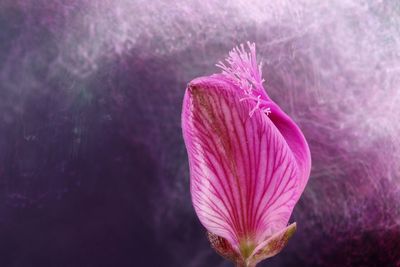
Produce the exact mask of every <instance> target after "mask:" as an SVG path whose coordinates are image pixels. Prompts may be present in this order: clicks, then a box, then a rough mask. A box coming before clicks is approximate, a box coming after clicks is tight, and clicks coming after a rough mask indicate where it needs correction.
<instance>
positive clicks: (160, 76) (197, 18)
mask: <svg viewBox="0 0 400 267" xmlns="http://www.w3.org/2000/svg"><path fill="white" fill-rule="evenodd" d="M399 29H400V5H399V3H398V1H396V0H393V1H372V0H371V1H362V0H360V1H355V0H342V1H317V0H300V1H286V0H282V1H278V0H276V1H263V0H254V1H246V0H235V1H216V0H202V1H199V0H190V1H183V0H177V1H165V0H164V1H160V0H154V1H141V0H115V1H112V0H104V1H101V0H94V1H89V0H86V1H85V0H63V1H48V0H35V1H33V0H31V1H29V0H12V1H11V0H2V1H1V2H0V266H5V267H7V266H10V267H11V266H15V267H20V266H24V267H25V266H149V267H153V266H154V267H158V266H165V267H167V266H171V267H176V266H185V267H202V266H216V267H217V266H218V267H223V266H231V264H230V263H229V262H226V261H224V260H223V259H222V258H220V257H219V256H218V255H216V254H215V252H214V251H212V249H211V248H210V247H209V245H208V241H207V239H206V236H205V230H204V229H203V227H202V226H201V225H200V223H199V221H198V219H197V218H196V216H195V214H194V211H193V208H192V206H191V201H190V194H189V186H188V182H189V173H188V164H187V156H186V151H185V147H184V144H183V140H182V137H181V128H180V111H181V102H182V97H183V93H184V90H185V86H186V84H187V82H189V81H190V80H191V79H193V78H195V77H197V76H203V75H209V74H212V73H214V72H216V71H217V69H216V67H215V65H214V64H215V63H216V62H217V61H219V60H221V59H223V58H224V57H225V56H226V55H227V52H228V51H229V50H230V49H231V48H232V47H233V46H236V45H237V44H240V43H242V42H246V41H248V40H249V41H253V42H255V43H256V44H257V47H258V56H259V59H262V61H263V63H264V67H263V72H264V78H265V79H266V85H265V87H266V88H267V90H268V92H269V94H270V95H271V97H272V98H273V99H274V100H275V101H276V102H277V103H278V104H279V105H280V106H281V107H282V108H283V109H284V110H285V111H286V112H287V113H288V114H289V115H290V116H292V118H293V119H294V120H295V121H296V122H297V123H298V124H299V126H300V127H301V128H302V129H303V131H304V133H305V135H306V138H307V139H308V141H309V143H310V146H311V152H312V157H313V169H312V174H311V178H310V181H309V184H308V187H307V188H306V191H305V193H304V195H303V197H302V198H301V200H300V202H299V204H298V205H297V207H296V208H295V211H294V214H293V218H292V221H297V223H298V231H297V233H296V234H295V236H294V237H293V239H292V240H291V241H290V242H289V245H288V247H287V248H286V249H285V250H284V251H283V252H282V253H281V254H279V255H278V256H276V257H274V258H272V259H270V260H267V261H265V262H263V263H262V264H260V266H296V267H298V266H311V267H313V266H341V267H346V266H379V267H382V266H400V153H399V152H400V140H399V134H400V124H399V118H400V91H399V89H400V30H399Z"/></svg>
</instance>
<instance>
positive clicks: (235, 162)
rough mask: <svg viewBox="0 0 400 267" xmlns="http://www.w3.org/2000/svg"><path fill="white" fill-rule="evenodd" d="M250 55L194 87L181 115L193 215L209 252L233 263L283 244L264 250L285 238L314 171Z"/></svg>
mask: <svg viewBox="0 0 400 267" xmlns="http://www.w3.org/2000/svg"><path fill="white" fill-rule="evenodd" d="M253 52H254V53H253V54H254V55H253V54H250V55H247V57H246V55H244V54H240V53H239V55H236V54H231V58H233V59H232V60H231V61H230V62H229V63H230V65H229V66H225V65H221V66H222V67H223V68H224V74H223V75H213V76H210V77H203V78H197V79H195V80H193V81H192V82H190V83H189V85H188V88H187V90H186V93H185V98H184V104H183V111H182V129H183V137H184V140H185V144H186V148H187V151H188V156H189V166H190V181H191V183H190V187H191V194H192V202H193V205H194V208H195V211H196V213H197V215H198V217H199V219H200V221H201V223H202V224H203V225H204V227H205V228H206V229H207V230H208V231H209V238H210V241H211V243H212V246H213V247H214V248H215V249H216V250H217V252H218V253H220V254H221V255H223V256H225V257H226V258H229V259H231V260H232V258H234V257H239V259H235V260H234V261H236V262H255V261H256V260H257V261H258V260H261V259H262V258H266V257H269V256H272V255H274V253H275V252H276V253H277V252H278V251H279V250H280V249H282V247H283V245H284V244H286V243H285V242H287V239H285V242H281V243H279V244H282V246H280V247H279V249H275V250H273V251H272V252H271V251H270V248H268V249H267V248H266V244H270V240H276V239H277V238H281V237H282V236H283V235H282V234H280V233H282V231H284V229H285V228H286V226H287V224H288V221H289V218H290V215H291V213H292V210H293V207H294V205H295V204H296V202H297V201H298V199H299V197H300V195H301V193H302V191H303V190H304V186H305V184H306V182H307V179H308V176H309V171H310V165H311V160H310V154H309V150H308V146H307V143H306V142H305V139H304V137H303V135H302V134H301V131H300V130H299V128H298V127H297V126H296V125H295V124H294V123H293V121H292V120H291V119H290V118H289V117H288V116H287V115H286V114H285V113H283V111H281V109H280V108H279V107H278V106H277V105H276V104H275V103H274V102H272V101H271V100H270V99H269V97H268V96H267V94H266V93H265V91H264V90H263V88H262V85H261V83H262V79H261V77H258V75H259V73H258V71H259V70H260V69H261V68H259V69H258V70H255V69H254V67H255V66H257V65H256V63H255V50H254V51H253ZM220 64H221V63H220ZM234 64H236V65H234ZM246 64H247V65H246ZM232 66H233V67H232ZM246 66H247V67H248V68H251V70H248V71H246ZM232 68H233V69H232ZM234 68H236V72H235V69H234ZM237 70H240V71H242V74H243V73H244V75H243V76H240V72H239V75H238V72H237ZM232 75H233V76H232ZM254 93H256V94H255V95H254ZM285 237H286V236H285ZM282 240H283V239H282ZM251 258H253V259H251Z"/></svg>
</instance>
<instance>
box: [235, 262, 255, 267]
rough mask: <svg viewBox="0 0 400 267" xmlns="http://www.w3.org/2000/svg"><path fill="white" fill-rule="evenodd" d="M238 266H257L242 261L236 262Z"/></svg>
mask: <svg viewBox="0 0 400 267" xmlns="http://www.w3.org/2000/svg"><path fill="white" fill-rule="evenodd" d="M236 267H256V264H255V263H248V262H243V261H241V262H237V263H236Z"/></svg>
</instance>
